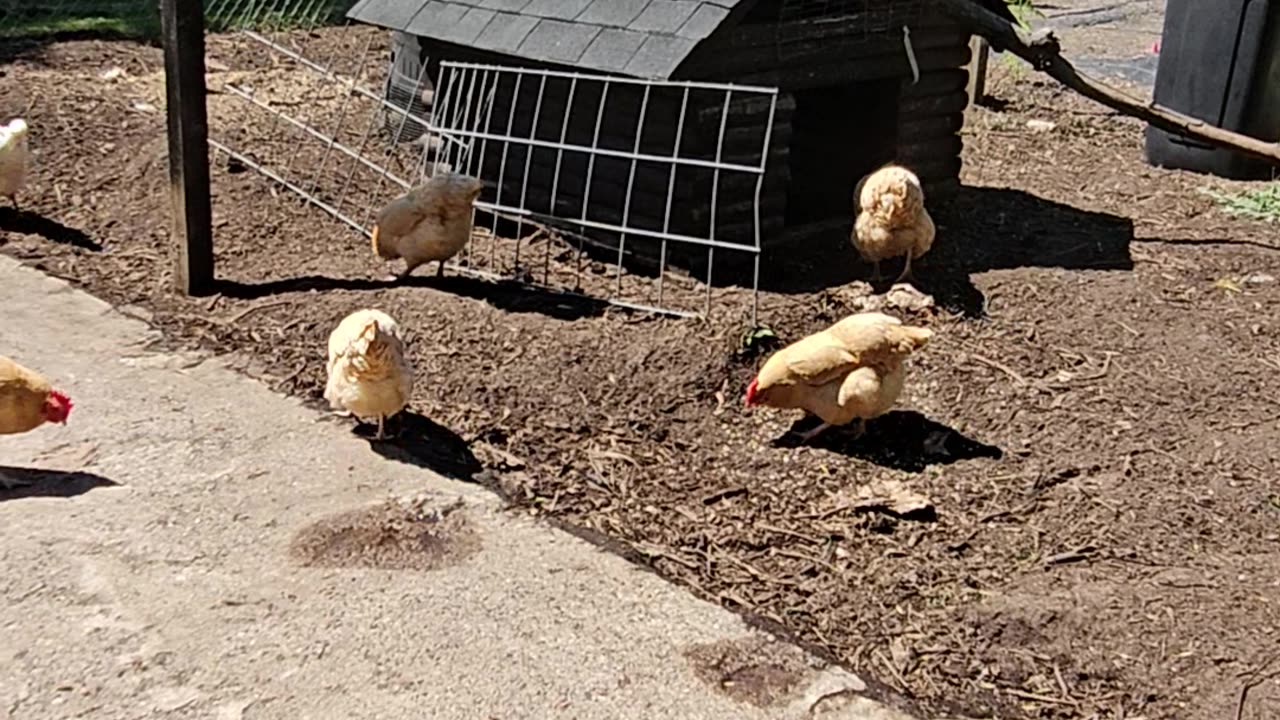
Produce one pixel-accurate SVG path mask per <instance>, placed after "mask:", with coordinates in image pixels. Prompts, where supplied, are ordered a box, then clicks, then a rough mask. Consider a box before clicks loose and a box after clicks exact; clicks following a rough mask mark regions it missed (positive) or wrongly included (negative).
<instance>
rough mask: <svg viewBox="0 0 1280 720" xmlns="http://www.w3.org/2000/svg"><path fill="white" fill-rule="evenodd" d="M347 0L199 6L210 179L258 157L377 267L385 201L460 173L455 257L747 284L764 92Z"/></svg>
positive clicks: (136, 9) (469, 268)
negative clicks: (598, 63)
mask: <svg viewBox="0 0 1280 720" xmlns="http://www.w3.org/2000/svg"><path fill="white" fill-rule="evenodd" d="M0 2H3V3H10V0H0ZM153 3H154V0H151V1H149V2H106V1H105V0H104V2H99V3H94V2H90V1H89V0H81V1H79V2H76V1H75V0H67V1H66V2H63V3H58V2H54V3H45V4H43V5H42V4H37V5H24V6H23V8H25V9H26V10H24V12H26V11H27V10H30V9H31V8H33V7H34V8H38V9H39V8H43V10H42V12H43V15H41V16H40V17H44V18H46V19H48V18H55V19H56V20H57V21H58V22H57V23H53V24H52V25H49V24H46V25H44V26H38V25H37V24H36V23H34V22H30V23H28V24H27V25H26V26H25V29H24V30H22V32H21V33H19V34H24V35H27V36H32V37H35V36H38V35H39V34H40V33H42V32H43V33H49V32H51V33H55V34H56V33H58V32H63V31H66V30H68V29H71V23H70V18H72V16H73V15H74V16H75V17H79V18H84V17H90V16H94V17H98V18H105V17H108V15H110V16H111V17H114V18H116V19H117V20H119V19H121V18H133V20H130V22H132V23H134V24H133V25H131V26H130V27H133V28H135V31H130V33H129V34H149V33H151V32H153V29H158V28H155V26H157V25H158V21H157V20H156V17H155V15H156V12H155V9H154V4H153ZM351 5H352V2H350V1H349V0H347V1H345V2H338V1H335V0H267V1H263V0H213V1H211V2H206V3H205V4H204V9H205V16H206V24H207V29H208V34H207V36H206V43H205V45H206V69H207V74H206V85H207V87H206V90H207V95H206V99H207V107H208V129H209V147H210V151H211V154H212V157H211V160H212V167H213V169H214V173H215V177H214V185H215V187H216V186H218V185H219V183H220V182H226V180H225V178H227V177H228V175H227V173H232V174H238V173H240V172H244V171H250V172H252V173H255V174H256V175H258V176H260V178H261V180H262V181H263V182H264V189H265V188H270V189H271V194H272V195H274V196H276V198H277V200H276V202H281V203H293V204H294V205H295V206H297V208H298V209H296V210H293V211H291V212H300V211H302V210H301V208H310V212H317V213H323V215H321V216H319V217H324V216H328V217H330V218H332V219H333V220H334V221H335V222H336V223H337V226H335V239H334V240H332V242H335V243H337V242H341V243H342V244H343V245H342V247H341V248H339V247H337V246H334V247H333V248H332V250H333V251H335V252H337V251H340V252H344V253H348V254H349V253H351V252H353V248H355V247H360V248H363V252H365V253H368V257H369V267H370V271H371V272H377V271H376V270H374V267H375V266H377V265H380V261H378V260H377V258H376V257H375V256H374V254H373V253H372V252H370V249H369V243H368V239H369V238H370V236H371V231H372V229H373V226H374V224H375V222H376V218H377V215H378V213H379V212H380V210H381V209H382V208H384V207H385V206H386V205H387V204H388V203H389V202H390V201H391V200H393V199H394V198H395V197H396V196H398V195H400V194H401V193H403V192H405V191H406V190H408V189H410V188H412V187H413V186H415V185H416V184H419V183H421V182H424V181H425V180H427V179H428V178H430V177H431V176H432V175H434V174H435V173H437V172H444V171H455V172H464V173H467V174H471V175H475V176H478V177H481V178H482V179H483V180H485V181H486V183H487V188H486V190H485V191H484V193H483V195H482V196H481V198H480V200H479V201H478V202H477V203H476V226H475V230H474V233H473V236H472V239H471V242H470V243H469V244H468V246H467V247H466V249H465V250H464V251H463V252H462V253H461V254H460V255H459V256H457V257H455V258H454V259H453V261H452V262H451V263H450V264H449V267H450V268H451V269H452V270H453V271H455V272H458V273H462V274H466V275H471V276H475V277H479V278H482V279H487V280H515V281H518V282H520V283H523V284H525V285H527V286H530V287H535V288H544V289H549V290H553V291H556V292H570V293H577V294H582V295H587V296H591V297H594V298H599V299H604V300H607V301H609V302H611V303H614V304H617V305H622V306H628V307H635V308H640V309H644V310H648V311H658V312H663V313H671V314H677V315H705V314H707V313H708V312H709V311H710V310H711V308H712V304H713V303H712V301H713V298H714V297H715V296H717V293H719V292H733V291H732V290H714V289H713V280H720V279H721V277H722V275H723V274H724V273H721V272H720V271H719V270H718V269H717V268H721V267H723V263H724V262H725V260H726V259H727V258H729V257H730V256H737V257H738V265H737V268H738V271H740V272H741V273H742V275H740V276H739V277H741V278H745V281H744V283H745V284H750V285H752V286H754V285H755V284H756V280H757V278H758V273H759V257H760V248H761V237H760V223H759V190H760V185H761V183H762V182H763V179H764V175H765V170H766V168H765V163H766V160H767V158H768V157H769V143H770V139H769V132H770V129H771V126H772V123H771V121H770V120H769V119H768V118H771V117H772V113H773V112H774V109H775V106H776V104H777V92H776V91H775V90H773V89H771V88H746V87H735V86H731V85H712V84H705V83H703V84H699V83H674V82H670V83H662V82H647V81H639V80H635V79H629V78H621V77H612V76H610V77H605V76H586V75H578V74H575V73H563V72H550V71H542V70H532V69H528V68H521V67H514V66H511V67H508V66H500V65H487V66H481V65H472V64H467V63H460V62H451V61H448V60H446V59H443V58H440V57H428V56H427V54H426V53H425V52H423V51H422V49H421V47H420V46H419V45H418V44H417V42H416V40H415V39H414V38H412V37H410V36H407V35H404V34H399V33H392V32H391V31H389V30H387V29H384V28H377V27H371V26H367V25H362V24H358V23H351V22H349V21H346V20H345V17H344V13H345V11H346V9H348V8H349V6H351ZM3 7H5V8H6V9H8V8H10V4H6V5H4V6H3ZM12 7H14V8H16V7H17V5H16V4H12ZM108 11H110V12H108ZM76 13H79V14H78V15H76ZM95 13H96V15H94V14H95ZM3 17H5V18H8V19H12V18H13V17H16V16H15V15H13V14H8V15H4V16H3ZM24 17H27V18H32V17H36V15H35V14H31V13H28V14H27V15H25V16H24ZM59 23H60V24H59ZM10 27H16V25H14V23H12V22H10ZM40 27H44V28H45V29H43V30H40V29H39V28H40ZM100 29H105V30H107V31H109V32H121V33H123V32H124V31H122V30H119V29H118V28H114V27H111V26H106V25H102V26H100ZM513 62H516V61H513ZM762 118H763V119H762ZM246 177H249V176H246ZM236 182H237V183H239V182H241V181H236ZM228 187H229V186H228ZM281 190H283V191H285V192H279V191H281ZM223 197H226V198H227V199H225V200H224V199H222V198H223ZM230 197H232V196H231V195H226V196H224V195H221V194H219V193H217V192H216V191H215V192H214V206H215V207H214V211H215V215H219V214H220V215H221V216H223V217H225V216H227V215H233V214H235V213H236V212H237V209H236V208H235V207H232V204H233V203H234V202H235V201H234V200H231V199H230ZM337 235H343V238H344V239H341V240H339V239H336V238H337ZM357 238H358V239H359V242H358V243H357V242H353V241H354V240H356V239H357ZM323 242H330V240H328V239H325V240H323ZM215 244H216V241H215Z"/></svg>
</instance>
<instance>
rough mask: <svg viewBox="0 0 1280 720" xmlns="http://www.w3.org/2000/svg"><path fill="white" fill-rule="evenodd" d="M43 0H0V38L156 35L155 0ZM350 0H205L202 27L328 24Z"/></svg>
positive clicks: (273, 27)
mask: <svg viewBox="0 0 1280 720" xmlns="http://www.w3.org/2000/svg"><path fill="white" fill-rule="evenodd" d="M188 1H189V0H188ZM42 4H43V5H44V7H40V8H37V7H36V6H37V3H35V2H31V0H0V39H14V38H47V37H57V36H61V35H85V34H91V35H103V36H114V37H123V38H130V39H139V40H154V39H157V38H158V37H159V36H160V14H159V9H158V6H159V3H158V2H157V0H62V2H61V3H57V2H52V1H50V0H46V2H44V3H42ZM353 4H355V3H354V0H206V2H205V8H206V13H207V15H206V17H207V20H206V29H207V30H208V31H210V32H220V31H225V30H230V29H234V28H241V27H248V26H252V27H253V28H255V29H258V30H287V29H290V28H294V27H300V26H306V25H313V24H320V25H326V24H332V23H336V22H340V21H341V20H342V18H343V17H344V16H345V14H346V11H347V10H348V9H350V8H351V6H352V5H353ZM50 5H58V6H59V7H56V8H52V9H51V8H49V6H50ZM264 8H267V9H264Z"/></svg>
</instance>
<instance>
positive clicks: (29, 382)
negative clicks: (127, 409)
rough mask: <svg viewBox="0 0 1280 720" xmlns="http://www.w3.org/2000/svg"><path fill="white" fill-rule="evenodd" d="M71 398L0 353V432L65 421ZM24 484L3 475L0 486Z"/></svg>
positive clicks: (15, 432)
mask: <svg viewBox="0 0 1280 720" xmlns="http://www.w3.org/2000/svg"><path fill="white" fill-rule="evenodd" d="M70 414H71V398H69V397H67V396H66V395H65V394H63V393H61V392H59V391H57V390H55V389H53V387H52V386H51V385H50V384H49V381H48V380H46V379H45V378H44V376H42V375H41V374H40V373H38V372H36V371H35V370H31V369H28V368H25V367H23V366H21V365H19V364H18V363H16V362H14V361H12V360H10V359H9V358H7V357H3V356H0V435H13V434H17V433H24V432H27V431H29V430H35V429H36V428H38V427H40V426H41V425H44V424H45V423H58V424H63V425H65V424H66V422H67V416H68V415H70ZM22 484H25V483H23V482H20V481H15V480H11V479H8V478H6V477H5V476H3V475H0V489H3V490H9V489H11V488H13V487H15V486H17V485H22Z"/></svg>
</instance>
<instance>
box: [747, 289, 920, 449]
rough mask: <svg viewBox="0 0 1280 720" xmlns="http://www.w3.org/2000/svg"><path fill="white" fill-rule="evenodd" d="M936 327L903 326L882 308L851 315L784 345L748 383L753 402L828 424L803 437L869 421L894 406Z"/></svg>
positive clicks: (861, 426) (859, 426)
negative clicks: (913, 358) (913, 359)
mask: <svg viewBox="0 0 1280 720" xmlns="http://www.w3.org/2000/svg"><path fill="white" fill-rule="evenodd" d="M931 337H933V331H931V330H928V329H926V328H921V327H912V326H910V325H903V324H902V321H901V320H899V319H897V318H895V317H892V316H889V315H885V314H884V313H878V312H867V313H858V314H856V315H850V316H849V317H846V318H845V319H843V320H841V321H840V322H838V323H836V324H834V325H832V326H831V327H829V328H827V329H826V330H823V331H821V332H817V333H814V334H813V335H810V336H808V337H805V338H802V339H800V340H797V341H796V342H794V343H792V344H790V345H788V346H786V347H784V348H782V349H781V350H779V351H778V352H776V353H774V354H773V355H772V356H771V357H770V358H769V359H768V360H767V361H766V362H765V364H764V367H762V368H760V372H759V374H757V375H756V377H755V379H754V380H752V381H751V384H750V385H749V386H747V397H746V401H747V405H748V406H759V405H765V406H768V407H774V408H783V409H795V410H804V411H806V412H808V413H809V414H811V415H816V416H818V418H819V419H821V420H822V424H821V425H819V426H818V427H816V428H814V429H812V430H809V431H808V432H805V433H803V434H802V435H801V436H800V439H801V441H802V442H807V441H809V440H811V439H812V438H813V437H814V436H815V435H817V434H818V433H820V432H822V431H823V430H826V429H827V428H829V427H831V426H832V425H848V424H849V423H851V422H853V421H854V420H857V422H858V424H857V429H856V431H855V433H856V435H861V434H862V432H863V430H865V427H866V421H867V420H870V419H872V418H875V417H879V416H880V415H883V414H885V413H887V412H889V410H890V409H892V408H893V404H894V402H896V401H897V399H898V395H899V394H901V393H902V386H903V384H904V382H905V381H906V375H907V370H906V365H905V361H906V359H907V356H908V355H910V354H911V353H912V352H914V351H915V350H918V349H920V348H921V347H923V346H924V345H925V343H927V342H928V341H929V338H931Z"/></svg>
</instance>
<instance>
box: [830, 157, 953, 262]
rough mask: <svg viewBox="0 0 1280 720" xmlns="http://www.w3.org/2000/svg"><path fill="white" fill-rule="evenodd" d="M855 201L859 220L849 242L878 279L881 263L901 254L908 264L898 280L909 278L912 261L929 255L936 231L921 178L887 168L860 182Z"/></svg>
mask: <svg viewBox="0 0 1280 720" xmlns="http://www.w3.org/2000/svg"><path fill="white" fill-rule="evenodd" d="M853 202H854V210H855V211H856V212H857V214H858V217H857V219H856V220H855V221H854V224H853V234H852V236H851V237H850V240H852V241H853V245H854V247H856V248H857V249H858V253H859V254H860V255H862V259H864V260H866V261H867V262H870V263H872V264H873V265H874V266H875V278H876V279H877V280H878V279H880V261H881V260H886V259H888V258H891V257H898V256H900V255H902V256H905V257H906V262H905V264H904V265H903V266H902V274H901V275H899V276H898V280H897V281H898V282H901V281H902V280H905V279H908V278H910V277H911V261H912V260H914V259H916V258H918V257H920V256H921V255H924V254H925V253H927V252H929V248H931V247H933V236H934V234H935V232H936V228H935V227H934V224H933V218H931V217H929V211H928V210H926V209H925V206H924V189H923V188H921V187H920V178H918V177H916V174H915V173H913V172H911V171H910V170H908V169H906V168H904V167H902V166H901V165H886V166H885V167H882V168H880V169H879V170H876V171H875V172H873V173H871V174H870V175H868V176H866V177H864V178H862V180H860V181H859V182H858V187H857V188H856V189H855V190H854V191H853Z"/></svg>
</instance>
